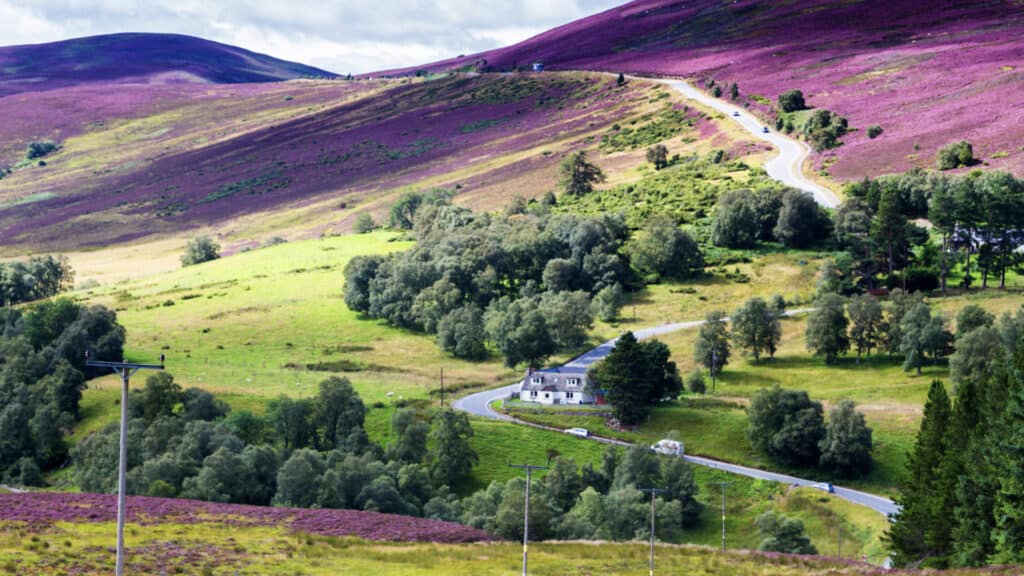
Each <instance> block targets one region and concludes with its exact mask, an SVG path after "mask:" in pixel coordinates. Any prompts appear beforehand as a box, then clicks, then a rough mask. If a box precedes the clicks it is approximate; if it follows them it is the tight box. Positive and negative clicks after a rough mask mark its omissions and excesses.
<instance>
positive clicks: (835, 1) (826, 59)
mask: <svg viewBox="0 0 1024 576" xmlns="http://www.w3.org/2000/svg"><path fill="white" fill-rule="evenodd" d="M1022 38H1024V4H1022V3H1021V2H1019V1H1013V0H987V1H978V2H964V1H957V0H935V1H932V2H927V3H922V2H920V1H919V0H890V1H886V2H876V1H873V0H794V1H792V2H784V3H783V2H767V1H753V0H739V1H730V2H725V1H722V0H695V1H689V2H679V1H677V0H637V1H635V2H631V3H628V4H625V5H623V6H621V7H618V8H615V9H612V10H609V11H607V12H604V13H601V14H598V15H595V16H592V17H589V18H585V19H583V20H579V21H577V22H573V23H571V24H567V25H565V26H562V27H559V28H555V29H554V30H551V31H548V32H545V33H543V34H540V35H538V36H536V37H534V38H531V39H529V40H526V41H524V42H522V43H520V44H516V45H514V46H510V47H507V48H502V49H498V50H494V51H491V52H486V53H482V54H476V55H471V56H466V57H462V58H456V59H452V60H448V61H444V62H439V63H435V64H431V65H426V66H419V67H415V68H409V69H406V70H396V71H389V72H384V73H382V74H407V73H412V72H415V71H417V70H442V69H457V68H478V67H479V68H481V69H484V70H494V71H505V70H510V69H516V68H527V67H529V66H530V64H531V63H533V62H536V61H540V62H543V63H544V65H545V67H546V69H548V70H567V69H589V70H603V71H609V72H626V73H636V74H650V75H673V76H685V77H690V78H694V79H698V80H706V79H709V78H714V79H715V80H717V81H718V82H720V83H732V82H735V83H737V84H738V86H739V88H740V92H741V94H742V95H745V96H759V97H763V98H767V99H768V100H770V101H774V100H775V99H776V98H777V97H778V95H779V94H780V93H782V92H784V91H786V90H789V89H800V90H803V92H804V93H805V94H806V95H808V104H809V105H810V106H813V107H819V108H827V109H830V110H832V111H834V112H837V113H839V114H841V115H843V116H846V117H847V118H848V119H849V121H850V125H851V127H853V128H855V129H857V130H856V131H854V132H853V133H851V134H850V135H848V136H846V138H845V139H844V145H843V146H842V147H840V148H839V149H837V150H835V151H833V152H829V153H828V154H827V155H824V156H819V157H818V158H817V159H816V161H817V163H818V165H819V166H823V167H828V170H829V171H830V173H831V174H832V176H834V177H837V178H839V179H841V180H850V179H857V178H860V177H862V176H865V175H875V174H877V173H884V172H895V171H902V170H906V169H908V168H910V167H912V166H925V167H929V166H933V165H934V159H935V154H936V152H937V151H938V149H939V148H940V147H942V146H943V145H945V144H947V143H949V142H950V141H954V140H960V139H967V140H969V141H971V142H972V143H973V144H974V149H975V153H976V154H977V155H980V157H981V159H982V160H983V161H985V162H988V163H989V165H990V166H992V167H993V168H1002V169H1007V170H1011V171H1013V172H1016V173H1017V174H1018V175H1021V174H1024V42H1022V41H1021V39H1022ZM875 124H877V125H879V126H881V127H882V128H883V130H884V132H883V133H882V134H881V136H879V137H878V138H876V139H870V138H868V136H867V128H868V127H869V126H871V125H875Z"/></svg>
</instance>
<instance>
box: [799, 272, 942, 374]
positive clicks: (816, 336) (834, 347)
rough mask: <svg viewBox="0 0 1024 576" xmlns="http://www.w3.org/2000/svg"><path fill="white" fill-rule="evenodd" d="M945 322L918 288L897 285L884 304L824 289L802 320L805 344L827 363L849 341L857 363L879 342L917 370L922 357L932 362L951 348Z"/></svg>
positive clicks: (866, 296) (843, 351)
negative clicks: (905, 289)
mask: <svg viewBox="0 0 1024 576" xmlns="http://www.w3.org/2000/svg"><path fill="white" fill-rule="evenodd" d="M947 324H948V323H947V321H946V317H945V316H944V315H943V314H942V313H941V312H932V310H931V308H930V307H929V306H928V305H927V304H926V303H925V302H924V300H923V298H922V297H921V295H920V293H914V294H907V293H905V292H903V291H902V290H900V289H898V288H897V289H896V290H894V291H893V292H892V294H891V295H890V299H889V303H888V305H887V306H885V307H883V306H882V304H881V303H880V302H879V301H878V300H877V299H876V298H875V297H874V296H871V295H870V294H861V295H856V296H853V297H851V298H850V300H849V303H846V301H845V300H844V299H843V298H842V297H840V296H839V295H837V294H834V293H825V294H823V295H822V296H821V297H819V298H818V300H817V302H815V309H814V311H813V312H811V315H810V318H809V319H808V321H807V332H806V340H807V349H808V350H809V351H811V352H814V353H815V354H821V355H823V356H824V357H825V362H826V363H827V364H831V363H834V362H835V361H836V359H837V358H838V357H839V356H841V355H844V354H846V353H847V352H849V350H850V348H851V347H853V348H856V351H857V363H858V364H859V363H860V359H861V355H862V354H866V355H867V356H870V355H871V350H873V349H876V348H880V349H884V350H886V351H887V352H888V353H889V354H899V355H902V356H903V358H904V362H903V367H904V369H906V370H917V373H918V374H920V373H921V367H922V366H924V364H925V363H926V362H927V361H928V360H930V361H931V362H932V363H937V362H938V360H939V359H940V358H943V357H946V356H948V355H949V354H950V353H951V352H952V343H953V334H952V333H951V332H950V331H949V328H948V326H947Z"/></svg>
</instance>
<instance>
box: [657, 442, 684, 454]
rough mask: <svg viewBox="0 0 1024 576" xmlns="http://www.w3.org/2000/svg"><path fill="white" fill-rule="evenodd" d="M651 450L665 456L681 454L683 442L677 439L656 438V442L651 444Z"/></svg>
mask: <svg viewBox="0 0 1024 576" xmlns="http://www.w3.org/2000/svg"><path fill="white" fill-rule="evenodd" d="M651 450H653V451H655V452H657V453H658V454H664V455H666V456H682V455H683V443H682V442H680V441H679V440H669V439H667V438H666V439H664V440H658V442H657V443H656V444H654V445H652V446H651Z"/></svg>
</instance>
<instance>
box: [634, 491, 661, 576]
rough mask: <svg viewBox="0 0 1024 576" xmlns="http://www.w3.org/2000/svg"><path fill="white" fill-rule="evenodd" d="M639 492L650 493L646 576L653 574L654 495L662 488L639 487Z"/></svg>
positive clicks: (652, 575)
mask: <svg viewBox="0 0 1024 576" xmlns="http://www.w3.org/2000/svg"><path fill="white" fill-rule="evenodd" d="M640 491H641V492H650V493H651V559H650V562H649V563H648V565H647V573H648V576H654V495H655V494H661V493H662V492H664V490H662V489H660V488H641V489H640Z"/></svg>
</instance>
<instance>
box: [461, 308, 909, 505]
mask: <svg viewBox="0 0 1024 576" xmlns="http://www.w3.org/2000/svg"><path fill="white" fill-rule="evenodd" d="M810 311H812V309H810V308H803V309H799V310H787V311H786V313H785V314H786V316H793V315H796V314H803V313H806V312H810ZM703 323H704V321H703V320H696V321H692V322H676V323H672V324H662V325H661V326H653V327H651V328H644V329H642V330H636V331H634V332H633V334H634V335H635V336H636V337H637V339H638V340H643V339H645V338H651V337H653V336H658V335H661V334H667V333H669V332H675V331H677V330H687V329H692V328H696V327H698V326H700V325H701V324H703ZM616 340H617V339H614V340H609V341H607V342H604V343H603V344H601V345H600V346H598V347H596V348H594V349H592V350H590V351H588V352H586V353H585V354H583V355H581V356H579V357H577V358H574V359H573V360H571V361H569V362H568V363H567V364H566V366H581V367H586V366H590V365H591V364H593V363H594V362H597V361H598V360H600V359H602V358H604V357H605V356H607V355H608V353H609V352H611V349H612V348H613V347H614V346H615V341H616ZM518 389H519V383H516V384H511V385H508V386H503V387H501V388H496V389H494V390H485V391H483V392H477V393H476V394H470V395H469V396H465V397H462V398H459V399H458V400H456V401H454V402H452V407H453V408H455V409H456V410H462V411H465V412H469V413H470V414H473V415H476V416H482V417H484V418H492V419H500V420H507V421H509V422H515V423H517V424H524V425H527V426H533V427H535V428H543V429H547V430H554V431H559V432H560V431H561V430H559V429H558V428H551V427H548V426H541V425H538V424H533V423H530V422H523V421H522V420H516V419H515V418H511V417H509V416H506V415H505V414H501V413H499V412H496V411H494V410H493V409H492V408H491V406H490V404H491V403H492V402H494V401H495V400H501V399H503V398H508V397H509V396H510V395H511V394H513V393H514V392H515V391H516V390H518ZM591 439H592V440H595V441H597V442H603V443H606V444H616V445H620V446H629V445H630V443H629V442H624V441H622V440H614V439H610V438H601V437H597V436H591ZM685 458H686V461H687V462H690V463H692V464H696V465H698V466H707V467H708V468H717V469H719V470H725V471H726V472H730V473H733V474H739V475H742V476H748V477H750V478H759V479H762V480H770V481H774V482H782V483H784V484H795V485H797V486H816V485H819V483H818V482H816V481H814V480H807V479H804V478H797V477H795V476H788V475H786V474H779V473H776V472H770V471H767V470H760V469H757V468H750V467H748V466H740V465H738V464H730V463H728V462H722V461H719V460H714V459H711V458H705V457H702V456H686V457H685ZM835 495H836V496H838V497H840V498H842V499H844V500H847V501H849V502H853V503H854V504H860V505H862V506H867V507H868V508H871V509H872V510H875V511H877V512H880V513H882V514H885V515H886V516H888V515H889V514H892V513H894V512H896V511H897V510H898V508H897V506H896V503H895V502H893V501H892V500H889V499H888V498H883V497H881V496H875V495H874V494H868V493H867V492H861V491H859V490H853V489H850V488H842V487H840V486H836V487H835Z"/></svg>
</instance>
